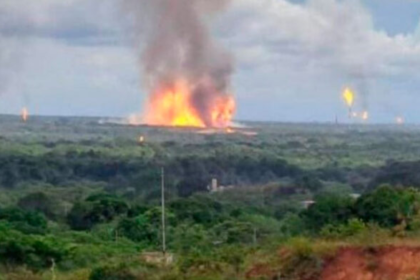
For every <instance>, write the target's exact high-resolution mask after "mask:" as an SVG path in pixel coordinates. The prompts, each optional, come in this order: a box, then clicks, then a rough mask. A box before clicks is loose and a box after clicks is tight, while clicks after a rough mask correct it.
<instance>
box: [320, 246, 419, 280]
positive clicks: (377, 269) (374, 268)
mask: <svg viewBox="0 0 420 280" xmlns="http://www.w3.org/2000/svg"><path fill="white" fill-rule="evenodd" d="M409 279H410V280H417V279H420V247H409V246H398V247H396V246H395V247H394V246H388V247H380V248H372V249H366V248H363V249H362V248H342V249H340V250H339V251H338V253H337V255H336V257H334V258H333V259H332V260H330V261H328V262H327V263H325V266H324V269H323V272H322V274H321V280H409Z"/></svg>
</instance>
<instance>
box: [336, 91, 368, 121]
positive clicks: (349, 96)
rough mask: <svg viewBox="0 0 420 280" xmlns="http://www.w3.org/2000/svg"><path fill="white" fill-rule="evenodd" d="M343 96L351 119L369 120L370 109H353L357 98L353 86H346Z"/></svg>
mask: <svg viewBox="0 0 420 280" xmlns="http://www.w3.org/2000/svg"><path fill="white" fill-rule="evenodd" d="M342 96H343V99H344V101H345V103H346V105H347V108H348V110H349V118H350V119H360V120H362V121H364V122H366V121H368V120H369V111H368V110H363V111H361V112H357V111H353V106H354V103H355V100H356V94H355V92H354V91H353V90H352V89H351V88H349V87H346V88H345V89H344V91H343V94H342Z"/></svg>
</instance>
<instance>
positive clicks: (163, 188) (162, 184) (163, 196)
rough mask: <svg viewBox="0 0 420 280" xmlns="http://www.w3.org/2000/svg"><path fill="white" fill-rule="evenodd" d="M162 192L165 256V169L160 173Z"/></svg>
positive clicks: (164, 248)
mask: <svg viewBox="0 0 420 280" xmlns="http://www.w3.org/2000/svg"><path fill="white" fill-rule="evenodd" d="M161 190H162V253H163V255H164V256H166V225H165V169H164V168H163V167H162V173H161Z"/></svg>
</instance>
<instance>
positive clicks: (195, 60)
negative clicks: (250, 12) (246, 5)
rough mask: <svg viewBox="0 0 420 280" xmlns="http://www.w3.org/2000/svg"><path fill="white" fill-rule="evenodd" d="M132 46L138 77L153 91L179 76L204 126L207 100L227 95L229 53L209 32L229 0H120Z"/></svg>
mask: <svg viewBox="0 0 420 280" xmlns="http://www.w3.org/2000/svg"><path fill="white" fill-rule="evenodd" d="M123 1H124V12H125V15H127V16H129V18H130V22H131V23H132V27H133V29H132V30H134V33H135V34H134V35H135V38H136V42H137V45H138V46H142V47H141V48H140V47H139V48H140V49H141V50H142V55H141V65H142V70H143V80H144V82H145V84H146V85H147V87H148V90H149V91H150V92H151V94H152V96H151V98H153V94H156V90H157V89H159V88H162V87H169V88H170V87H173V86H174V85H175V83H176V82H177V81H179V80H180V79H182V80H184V81H186V82H187V83H188V85H189V87H190V89H191V92H192V94H191V97H190V100H189V101H190V104H191V105H193V107H194V108H195V110H196V113H197V114H198V115H199V116H200V117H201V119H202V120H204V122H205V124H206V125H208V126H210V125H211V123H210V121H211V119H210V115H211V112H210V110H211V107H210V106H211V104H212V103H213V102H214V101H215V100H216V99H218V98H221V97H222V98H223V97H225V96H226V95H227V92H228V90H229V86H230V79H231V75H232V72H233V59H232V56H231V54H230V53H229V52H227V51H226V50H225V49H224V48H223V47H221V45H219V44H218V43H217V42H216V41H215V40H214V38H213V36H212V34H211V26H210V23H211V20H212V19H213V18H214V17H215V16H216V15H217V14H218V13H220V12H221V11H222V10H223V9H224V8H225V7H226V6H227V4H228V2H229V0H123Z"/></svg>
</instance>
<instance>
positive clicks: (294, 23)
mask: <svg viewBox="0 0 420 280" xmlns="http://www.w3.org/2000/svg"><path fill="white" fill-rule="evenodd" d="M227 20H228V21H230V25H229V26H232V27H233V28H232V30H231V31H229V32H228V33H226V32H225V34H224V36H225V38H226V41H228V42H229V44H231V45H233V46H234V47H235V48H236V49H237V53H238V59H239V61H240V62H244V63H245V65H247V66H249V65H250V63H251V62H253V64H254V65H255V66H257V67H259V66H261V65H264V64H266V63H269V64H270V63H271V64H276V63H287V66H295V67H302V63H303V64H304V65H312V66H313V65H315V66H316V67H317V68H318V69H327V70H330V71H333V72H334V71H337V70H338V71H342V72H343V74H345V75H349V76H352V75H366V76H382V75H395V74H401V73H404V74H407V71H406V70H409V72H411V74H416V73H413V72H412V71H410V68H412V65H413V63H414V64H415V65H416V66H419V65H420V42H419V40H418V39H419V36H418V35H417V36H415V35H414V34H408V35H403V34H401V35H397V36H393V37H391V36H388V35H387V34H386V33H385V32H384V31H377V30H375V29H374V26H373V22H372V18H371V15H370V14H369V13H368V12H367V10H365V8H364V7H363V6H362V4H360V3H359V2H358V1H350V0H347V1H346V0H345V1H338V0H309V1H308V2H306V3H304V4H293V3H291V2H288V1H286V0H238V1H235V2H234V5H233V7H232V9H231V12H230V14H229V16H228V17H227ZM290 63H292V64H294V65H290ZM409 65H411V67H407V66H409Z"/></svg>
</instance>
